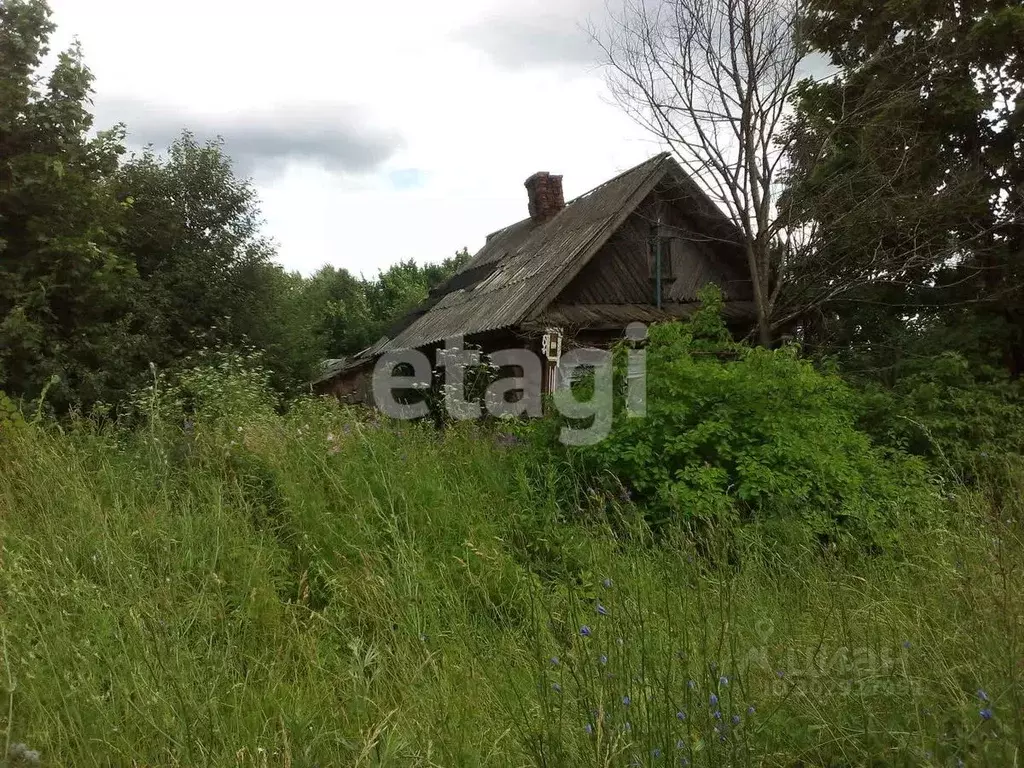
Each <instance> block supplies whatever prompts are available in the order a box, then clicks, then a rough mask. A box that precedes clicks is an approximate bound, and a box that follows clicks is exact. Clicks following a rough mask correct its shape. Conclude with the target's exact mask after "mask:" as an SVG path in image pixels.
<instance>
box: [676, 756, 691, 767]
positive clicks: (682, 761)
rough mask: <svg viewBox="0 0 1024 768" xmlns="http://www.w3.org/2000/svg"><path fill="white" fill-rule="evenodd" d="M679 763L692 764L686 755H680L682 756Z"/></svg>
mask: <svg viewBox="0 0 1024 768" xmlns="http://www.w3.org/2000/svg"><path fill="white" fill-rule="evenodd" d="M679 764H680V765H689V764H690V761H689V760H687V759H686V758H685V757H680V758H679Z"/></svg>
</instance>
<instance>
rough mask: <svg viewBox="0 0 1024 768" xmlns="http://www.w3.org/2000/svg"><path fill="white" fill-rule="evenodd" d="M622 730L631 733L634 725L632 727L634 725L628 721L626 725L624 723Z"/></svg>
mask: <svg viewBox="0 0 1024 768" xmlns="http://www.w3.org/2000/svg"><path fill="white" fill-rule="evenodd" d="M622 730H624V731H626V733H629V732H630V731H632V730H633V725H632V723H630V722H629V721H628V720H627V721H626V722H625V723H623V724H622Z"/></svg>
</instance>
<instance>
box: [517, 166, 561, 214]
mask: <svg viewBox="0 0 1024 768" xmlns="http://www.w3.org/2000/svg"><path fill="white" fill-rule="evenodd" d="M526 192H527V193H528V194H529V196H530V218H531V219H533V220H534V221H547V220H548V219H550V218H551V217H553V216H555V215H556V214H557V213H558V212H559V211H560V210H562V209H563V208H565V198H564V197H563V196H562V177H561V176H552V175H551V174H550V173H548V172H547V171H540V172H538V173H535V174H533V176H531V177H530V178H528V179H527V180H526Z"/></svg>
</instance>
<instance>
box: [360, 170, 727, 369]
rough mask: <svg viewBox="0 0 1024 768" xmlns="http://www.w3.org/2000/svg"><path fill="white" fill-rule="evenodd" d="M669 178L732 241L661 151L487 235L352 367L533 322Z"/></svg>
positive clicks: (713, 210)
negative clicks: (557, 206)
mask: <svg viewBox="0 0 1024 768" xmlns="http://www.w3.org/2000/svg"><path fill="white" fill-rule="evenodd" d="M666 177H668V180H669V181H670V183H672V184H674V185H675V186H676V187H677V188H679V189H681V190H682V191H683V192H684V194H686V195H687V197H689V198H691V199H692V200H693V202H694V210H695V213H696V215H698V216H700V217H702V219H703V221H702V225H703V226H704V227H706V228H707V229H708V230H709V231H711V232H714V233H716V236H717V237H720V238H722V239H725V240H729V241H731V242H737V239H738V232H737V230H736V228H735V226H734V225H733V224H732V222H731V221H730V220H729V219H728V218H727V217H725V216H724V215H723V214H722V213H721V212H720V211H719V210H718V208H717V207H716V206H715V205H714V203H713V202H711V200H710V199H708V198H707V196H706V195H705V194H704V193H703V192H702V191H701V190H700V189H699V187H697V185H696V184H694V183H693V182H692V180H690V178H689V177H688V176H687V175H686V174H685V173H684V172H683V171H682V169H681V168H680V167H679V165H678V164H677V163H676V161H675V160H673V159H672V158H671V156H670V155H669V154H668V153H663V154H660V155H657V156H655V157H653V158H651V159H650V160H647V161H646V162H644V163H641V164H640V165H638V166H636V167H635V168H631V169H630V170H628V171H626V172H624V173H622V174H620V175H619V176H616V177H615V178H613V179H611V180H609V181H607V182H605V183H604V184H602V185H600V186H599V187H597V188H595V189H593V190H591V191H590V192H588V193H586V194H585V195H582V196H580V197H578V198H576V199H575V200H572V201H570V202H569V203H568V204H567V205H566V206H565V208H564V209H562V210H561V211H560V212H559V213H558V214H557V215H555V216H554V217H552V218H551V219H549V220H546V221H543V222H537V221H534V220H532V219H524V220H523V221H520V222H518V223H516V224H513V225H511V226H509V227H506V228H505V229H501V230H498V231H497V232H494V233H493V234H491V235H489V236H488V238H487V242H486V244H485V245H484V247H483V248H482V249H481V250H480V251H479V252H478V253H477V254H476V255H475V256H474V257H473V258H472V259H471V260H470V261H469V262H468V263H467V264H466V265H465V266H464V267H463V268H462V269H461V270H460V271H459V272H458V273H456V274H455V275H454V276H452V278H451V279H449V280H448V281H447V282H446V283H444V284H443V285H441V286H439V287H438V288H437V289H435V290H434V292H433V293H432V295H431V297H430V298H429V299H428V300H427V301H426V302H425V303H424V304H423V305H421V306H420V307H417V308H416V309H415V310H414V311H413V312H411V313H410V314H409V315H407V316H406V317H405V318H403V320H402V321H400V322H399V323H397V324H396V325H395V326H393V327H392V328H391V329H389V332H388V334H387V336H386V337H385V338H382V339H381V340H380V341H379V342H377V344H375V345H374V346H372V347H370V348H369V349H367V350H364V351H363V352H361V353H359V355H357V357H356V359H355V360H354V361H353V364H354V365H359V364H361V363H364V362H368V361H369V360H372V359H373V358H375V357H377V356H378V355H381V354H384V353H386V352H394V351H398V350H403V349H415V348H419V347H426V346H429V345H432V344H436V343H439V342H441V341H443V340H445V339H447V338H451V337H454V336H468V335H471V334H476V333H483V332H486V331H493V330H498V329H502V328H509V327H513V326H519V325H522V324H526V323H527V322H529V321H531V320H536V319H537V318H538V317H539V316H540V315H541V313H542V312H543V311H544V310H545V308H546V307H547V306H548V304H550V302H551V301H552V300H553V299H554V298H555V297H556V296H557V295H558V293H559V292H560V291H562V289H564V288H565V286H566V285H567V284H568V283H569V282H570V281H571V280H572V278H573V277H575V276H576V275H577V274H578V273H579V271H580V269H582V268H583V267H584V266H585V265H586V264H587V262H588V261H589V260H590V259H591V257H593V256H594V254H595V253H597V251H598V250H599V249H600V248H601V247H602V246H603V245H604V244H605V242H607V240H608V239H609V238H610V237H611V236H612V234H614V233H615V231H616V230H618V229H619V228H620V227H621V226H622V224H623V223H624V222H625V220H626V218H627V217H628V216H629V215H630V214H631V213H632V212H633V211H634V210H635V209H636V208H637V206H638V205H640V203H641V202H642V201H643V200H644V199H645V198H646V197H647V196H648V195H649V194H650V193H651V192H652V191H653V190H654V188H655V186H656V185H657V184H658V183H659V182H662V181H663V180H666Z"/></svg>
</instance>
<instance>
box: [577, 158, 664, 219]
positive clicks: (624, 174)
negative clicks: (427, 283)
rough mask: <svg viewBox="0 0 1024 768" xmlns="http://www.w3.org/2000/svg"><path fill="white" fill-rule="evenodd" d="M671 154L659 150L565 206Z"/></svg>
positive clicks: (662, 160) (655, 163) (661, 161)
mask: <svg viewBox="0 0 1024 768" xmlns="http://www.w3.org/2000/svg"><path fill="white" fill-rule="evenodd" d="M671 154H672V153H671V152H659V153H658V154H656V155H654V157H649V158H647V159H646V160H644V161H643V162H642V163H637V164H636V165H634V166H633V167H632V168H627V169H626V170H624V171H623V172H622V173H620V174H618V175H616V176H612V177H611V178H610V179H607V180H605V181H602V182H601V183H600V184H598V185H597V186H596V187H594V188H593V189H591V190H589V191H587V192H584V193H583V194H582V195H577V196H576V197H574V198H573V199H572V200H570V201H569V202H568V203H566V204H565V207H566V208H568V207H569V206H570V205H572V204H573V203H575V202H576V201H577V200H582V199H583V198H584V197H589V196H590V195H592V194H594V193H595V192H597V191H598V190H600V189H602V188H604V187H607V186H608V185H609V184H612V183H613V182H616V181H618V180H619V179H621V178H622V177H623V176H628V175H629V174H631V173H636V172H637V171H639V170H640V169H641V168H643V167H644V166H645V165H657V164H659V163H663V162H664V161H665V160H667V159H668V158H669V157H671Z"/></svg>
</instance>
